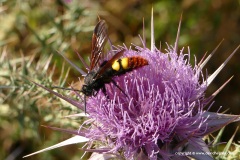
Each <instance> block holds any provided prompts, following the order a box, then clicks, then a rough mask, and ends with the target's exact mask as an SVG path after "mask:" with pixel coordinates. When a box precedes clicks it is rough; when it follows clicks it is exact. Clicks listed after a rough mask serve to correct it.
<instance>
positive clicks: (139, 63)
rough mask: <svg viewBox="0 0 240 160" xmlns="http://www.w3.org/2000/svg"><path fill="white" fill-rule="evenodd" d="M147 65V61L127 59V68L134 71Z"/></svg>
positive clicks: (139, 58) (133, 58)
mask: <svg viewBox="0 0 240 160" xmlns="http://www.w3.org/2000/svg"><path fill="white" fill-rule="evenodd" d="M146 65H148V61H147V60H146V59H144V58H142V57H129V58H128V68H129V69H135V68H138V67H142V66H146Z"/></svg>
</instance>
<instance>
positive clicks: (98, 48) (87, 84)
mask: <svg viewBox="0 0 240 160" xmlns="http://www.w3.org/2000/svg"><path fill="white" fill-rule="evenodd" d="M107 39H108V35H107V24H106V23H105V21H104V20H100V21H99V22H98V23H97V25H96V27H95V29H94V31H93V36H92V51H91V56H90V68H89V71H88V73H87V75H86V76H85V78H84V84H83V86H82V89H81V90H80V92H82V93H83V94H84V101H85V102H84V103H85V104H84V107H85V108H84V109H85V112H86V96H96V94H97V93H98V91H99V90H100V89H102V91H103V93H104V94H105V95H107V94H106V88H105V84H108V83H111V82H112V83H113V84H114V85H115V86H116V87H117V88H118V89H120V90H121V91H122V92H123V90H122V89H121V88H120V87H119V86H118V85H117V83H116V82H115V81H114V80H113V77H115V76H120V75H123V74H124V73H126V72H129V71H131V70H133V69H136V68H139V67H142V66H145V65H148V61H147V60H146V59H144V58H142V57H140V56H132V57H124V58H120V57H121V56H122V55H123V53H124V50H121V51H119V52H117V53H116V54H115V55H114V56H113V57H111V58H110V59H109V60H104V61H103V58H104V56H103V48H104V45H105V43H106V41H107ZM100 62H101V63H100ZM123 93H124V92H123ZM124 94H125V93H124Z"/></svg>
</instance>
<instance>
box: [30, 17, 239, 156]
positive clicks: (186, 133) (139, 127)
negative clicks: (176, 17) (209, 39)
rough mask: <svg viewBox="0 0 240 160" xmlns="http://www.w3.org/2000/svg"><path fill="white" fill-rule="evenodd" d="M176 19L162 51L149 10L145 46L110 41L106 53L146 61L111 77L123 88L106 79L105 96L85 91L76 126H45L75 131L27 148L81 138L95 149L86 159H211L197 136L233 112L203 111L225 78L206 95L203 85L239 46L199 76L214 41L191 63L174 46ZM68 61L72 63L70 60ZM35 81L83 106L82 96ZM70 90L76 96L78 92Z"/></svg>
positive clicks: (230, 118) (216, 126)
mask: <svg viewBox="0 0 240 160" xmlns="http://www.w3.org/2000/svg"><path fill="white" fill-rule="evenodd" d="M180 25H181V21H180V24H179V29H178V34H177V38H176V42H175V45H174V46H169V45H168V48H167V49H166V51H165V52H162V51H160V50H159V49H157V48H156V47H155V44H154V32H153V16H152V26H151V27H152V35H151V49H148V48H147V47H146V45H145V40H142V43H143V47H139V46H135V49H134V50H133V49H131V48H130V49H128V48H127V47H126V46H119V47H114V51H113V50H111V51H110V52H109V53H108V54H109V55H111V54H113V52H114V53H116V52H117V51H120V50H122V49H124V50H125V52H124V55H123V56H124V57H129V56H141V57H143V58H145V59H146V60H147V61H148V64H149V65H147V66H144V67H142V68H140V69H137V70H134V71H132V72H128V73H126V74H124V75H122V76H119V77H115V78H114V81H115V82H117V85H118V86H119V87H120V88H121V89H122V90H123V91H124V93H123V92H122V91H121V90H119V89H118V88H117V87H116V86H115V85H113V84H107V85H106V94H107V96H106V95H105V94H104V93H103V92H101V91H100V92H98V94H97V95H96V96H91V97H88V99H87V102H86V104H87V113H88V116H87V118H88V119H87V120H86V122H85V123H84V124H82V125H81V127H80V129H79V130H78V131H70V130H64V129H60V128H54V127H49V128H51V129H55V130H61V131H65V132H69V133H72V134H75V135H77V136H75V137H73V138H71V139H69V140H67V141H64V142H62V143H59V144H57V145H55V146H52V147H49V148H46V149H44V150H41V151H38V152H35V153H33V154H36V153H39V152H42V151H46V150H49V149H53V148H56V147H60V146H64V145H68V144H72V143H78V142H87V143H86V144H87V147H86V148H83V150H85V151H92V152H95V153H93V154H92V156H91V157H90V159H98V158H99V157H101V158H104V159H110V158H118V159H151V160H156V159H177V158H179V156H181V158H185V159H188V157H192V158H196V159H213V158H212V156H211V154H209V153H210V151H209V149H208V146H207V144H205V142H204V141H203V140H202V138H203V137H204V136H205V135H208V134H210V133H212V132H214V131H216V130H218V129H220V128H222V127H223V126H225V125H227V124H229V123H231V122H234V121H238V120H239V116H237V115H227V114H220V113H213V112H209V111H208V108H209V107H210V106H211V105H212V104H211V103H210V102H211V100H212V99H213V98H214V97H215V96H216V94H218V93H219V92H220V90H222V88H223V87H224V86H225V85H226V84H227V83H228V82H229V81H230V79H231V78H230V79H229V80H228V81H227V82H226V83H225V84H223V86H222V87H220V88H219V89H218V90H217V91H216V92H215V93H213V94H212V96H210V97H206V96H205V91H206V89H207V87H208V86H209V85H210V84H211V82H212V81H213V79H214V78H215V77H216V76H217V74H218V73H219V72H220V71H221V69H222V68H223V67H224V66H225V65H226V63H227V62H228V61H229V59H230V58H231V57H232V56H233V55H234V53H235V52H236V51H237V49H238V48H239V46H238V47H237V49H235V50H234V51H233V52H232V54H231V55H230V56H229V58H227V60H226V61H225V62H224V63H223V64H222V65H221V66H220V67H219V68H218V69H217V70H216V71H215V72H214V73H213V74H212V75H211V76H209V77H207V78H206V79H205V78H204V76H203V72H202V69H203V67H204V66H205V64H206V63H207V62H208V60H209V59H210V58H211V57H212V55H213V54H214V53H215V51H216V49H217V48H218V46H219V45H220V44H219V45H218V46H217V47H216V49H215V50H214V51H213V52H212V53H211V54H210V55H209V56H208V57H207V58H206V59H202V61H201V62H200V63H199V64H197V62H195V65H193V66H192V65H191V64H190V63H189V61H190V51H189V49H188V53H187V54H185V50H184V48H183V49H181V50H180V51H178V48H177V46H178V39H179V33H180ZM67 61H69V60H68V59H67ZM69 62H70V61H69ZM70 64H72V65H73V66H74V67H75V68H77V67H76V65H74V64H73V63H71V62H70ZM77 69H78V70H79V71H80V72H81V73H84V72H83V71H82V70H81V69H79V68H77ZM37 85H38V86H40V87H43V88H44V89H46V90H48V91H49V92H51V93H53V94H55V95H57V96H58V97H60V98H62V99H64V100H66V101H68V102H69V103H71V104H73V105H75V106H76V107H78V108H80V109H82V110H83V108H84V103H83V102H82V101H76V100H73V99H71V98H70V97H65V96H62V95H60V94H58V93H56V92H54V91H52V90H50V89H48V88H46V87H44V86H41V85H39V84H37ZM75 93H76V94H77V96H79V97H80V98H82V95H81V94H79V93H77V92H75ZM207 107H208V108H207ZM85 125H86V126H90V127H86V126H85ZM90 148H91V149H90ZM92 148H94V149H92ZM33 154H31V155H33ZM28 156H29V155H28Z"/></svg>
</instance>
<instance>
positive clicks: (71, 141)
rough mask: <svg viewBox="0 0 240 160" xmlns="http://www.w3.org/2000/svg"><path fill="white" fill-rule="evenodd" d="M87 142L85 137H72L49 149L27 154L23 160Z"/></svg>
mask: <svg viewBox="0 0 240 160" xmlns="http://www.w3.org/2000/svg"><path fill="white" fill-rule="evenodd" d="M88 141H89V139H88V138H86V137H82V136H74V137H72V138H69V139H67V140H65V141H63V142H60V143H58V144H55V145H53V146H51V147H48V148H45V149H42V150H39V151H37V152H34V153H31V154H28V155H26V156H24V157H23V158H26V157H29V156H32V155H35V154H38V153H42V152H45V151H49V150H52V149H55V148H59V147H63V146H67V145H70V144H76V143H82V142H88Z"/></svg>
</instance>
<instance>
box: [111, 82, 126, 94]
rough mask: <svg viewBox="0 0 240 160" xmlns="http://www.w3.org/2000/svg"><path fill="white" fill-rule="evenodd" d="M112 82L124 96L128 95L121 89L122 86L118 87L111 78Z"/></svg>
mask: <svg viewBox="0 0 240 160" xmlns="http://www.w3.org/2000/svg"><path fill="white" fill-rule="evenodd" d="M112 83H113V84H114V85H115V86H116V87H117V88H118V89H119V90H120V91H121V92H122V93H123V94H124V95H125V96H126V97H128V96H127V94H126V93H125V92H124V91H123V90H122V88H120V87H119V86H118V85H117V83H116V82H115V81H114V80H112Z"/></svg>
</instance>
